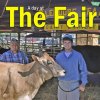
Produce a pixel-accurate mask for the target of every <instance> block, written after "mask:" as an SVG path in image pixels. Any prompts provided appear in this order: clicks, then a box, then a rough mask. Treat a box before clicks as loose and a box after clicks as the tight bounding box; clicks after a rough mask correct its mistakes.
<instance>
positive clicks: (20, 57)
mask: <svg viewBox="0 0 100 100" xmlns="http://www.w3.org/2000/svg"><path fill="white" fill-rule="evenodd" d="M0 61H1V62H15V63H22V64H27V63H28V62H29V61H28V58H27V56H26V55H25V53H24V52H22V51H18V53H16V54H14V53H13V52H12V51H11V50H9V51H7V52H5V53H3V54H2V55H0Z"/></svg>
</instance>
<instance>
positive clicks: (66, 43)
mask: <svg viewBox="0 0 100 100" xmlns="http://www.w3.org/2000/svg"><path fill="white" fill-rule="evenodd" d="M63 46H64V48H65V50H71V49H72V42H71V41H70V40H63Z"/></svg>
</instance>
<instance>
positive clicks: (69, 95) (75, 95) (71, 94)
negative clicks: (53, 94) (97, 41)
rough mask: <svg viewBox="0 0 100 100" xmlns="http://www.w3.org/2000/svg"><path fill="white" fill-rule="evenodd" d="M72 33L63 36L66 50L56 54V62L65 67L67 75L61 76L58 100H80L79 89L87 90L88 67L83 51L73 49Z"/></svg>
mask: <svg viewBox="0 0 100 100" xmlns="http://www.w3.org/2000/svg"><path fill="white" fill-rule="evenodd" d="M72 45H73V38H72V36H71V35H65V36H64V37H63V46H64V48H65V50H63V51H61V52H60V53H59V54H58V55H57V56H56V62H57V63H58V64H59V65H61V66H62V68H64V69H65V71H66V73H65V76H63V77H59V78H58V80H59V86H58V100H79V97H80V93H79V91H84V90H85V85H86V83H87V67H86V63H85V60H84V58H83V56H82V55H81V53H79V52H77V51H75V50H73V49H72Z"/></svg>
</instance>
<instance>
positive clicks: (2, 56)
mask: <svg viewBox="0 0 100 100" xmlns="http://www.w3.org/2000/svg"><path fill="white" fill-rule="evenodd" d="M0 62H6V55H5V53H3V54H2V55H0Z"/></svg>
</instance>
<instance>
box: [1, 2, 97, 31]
mask: <svg viewBox="0 0 100 100" xmlns="http://www.w3.org/2000/svg"><path fill="white" fill-rule="evenodd" d="M84 4H85V5H89V6H91V4H90V3H89V2H81V0H0V32H21V31H24V30H27V31H28V30H31V28H27V27H24V28H19V13H18V12H17V13H16V14H15V18H16V20H15V28H10V27H9V12H8V11H5V6H19V7H20V6H24V7H25V11H27V10H28V9H27V8H28V6H31V7H32V6H36V7H41V6H44V9H46V8H52V7H54V6H72V7H73V6H81V5H84ZM30 12H31V13H32V14H33V15H34V13H35V12H36V11H35V10H31V11H30ZM98 21H99V20H98ZM98 21H97V22H98ZM49 22H52V21H51V19H50V20H49ZM25 24H26V20H25Z"/></svg>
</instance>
